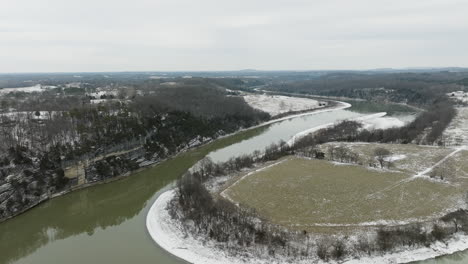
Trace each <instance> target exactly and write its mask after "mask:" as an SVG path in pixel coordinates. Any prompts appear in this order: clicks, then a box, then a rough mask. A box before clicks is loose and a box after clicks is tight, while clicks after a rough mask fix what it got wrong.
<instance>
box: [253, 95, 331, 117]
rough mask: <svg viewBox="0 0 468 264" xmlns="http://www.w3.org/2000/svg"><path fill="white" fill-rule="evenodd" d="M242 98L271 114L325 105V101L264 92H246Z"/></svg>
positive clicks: (254, 106)
mask: <svg viewBox="0 0 468 264" xmlns="http://www.w3.org/2000/svg"><path fill="white" fill-rule="evenodd" d="M244 100H245V101H246V102H247V103H248V104H249V105H250V106H251V107H253V108H256V109H259V110H262V111H264V112H267V113H269V114H270V115H272V116H275V115H279V114H282V113H286V112H291V111H303V110H312V109H316V108H320V107H325V106H326V105H327V103H325V102H320V101H317V100H314V99H310V98H299V97H289V96H281V95H265V94H248V95H245V96H244Z"/></svg>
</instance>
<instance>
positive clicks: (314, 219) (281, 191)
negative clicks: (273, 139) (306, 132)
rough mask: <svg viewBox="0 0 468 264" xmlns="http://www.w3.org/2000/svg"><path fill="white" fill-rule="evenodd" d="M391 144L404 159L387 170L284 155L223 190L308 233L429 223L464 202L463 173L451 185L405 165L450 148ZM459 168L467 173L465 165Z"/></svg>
mask: <svg viewBox="0 0 468 264" xmlns="http://www.w3.org/2000/svg"><path fill="white" fill-rule="evenodd" d="M396 146H399V145H393V146H392V147H394V149H392V152H394V153H397V152H396V151H395V150H398V151H400V152H402V153H403V152H404V154H405V155H407V156H408V158H406V159H403V160H400V161H398V162H395V163H396V164H395V168H392V170H380V169H370V168H367V167H364V166H360V165H345V164H337V163H332V162H329V161H325V160H311V159H306V158H300V157H294V156H289V157H285V158H283V159H282V160H280V161H281V162H280V163H277V164H276V165H274V166H271V167H267V168H265V169H263V170H257V171H255V172H254V173H251V174H249V175H248V176H246V177H243V178H240V179H239V180H237V181H235V182H234V183H233V182H231V183H229V184H228V186H227V187H226V189H225V190H224V191H223V193H222V194H223V195H224V196H225V197H227V198H229V199H231V200H233V201H235V202H237V203H239V204H240V205H241V206H245V207H248V208H254V209H256V210H257V212H258V213H259V215H260V216H262V217H264V218H266V219H268V220H270V221H271V222H272V223H275V224H279V225H282V226H285V227H288V228H291V229H295V230H307V231H310V232H322V231H324V230H327V232H329V231H330V230H331V229H334V230H340V229H350V228H356V227H359V228H362V227H363V226H376V225H379V224H384V223H390V224H404V223H407V222H414V221H428V220H430V219H433V218H434V217H438V216H441V215H443V214H444V213H446V212H447V211H449V210H453V209H455V208H458V207H459V206H460V205H464V197H465V193H466V190H468V188H467V187H468V177H467V179H464V178H459V179H457V182H456V183H452V182H449V181H447V182H441V181H434V180H430V179H426V178H412V175H413V174H414V173H415V171H416V169H415V168H413V169H409V168H411V164H415V163H418V164H419V163H423V164H424V166H429V165H431V164H434V163H435V162H436V161H437V160H438V159H437V158H435V157H438V156H440V155H441V154H446V153H450V150H446V149H440V150H439V149H436V150H437V151H434V150H433V149H430V150H427V152H428V153H424V152H423V154H418V153H419V152H418V151H419V150H420V149H418V148H414V146H410V147H406V146H408V145H403V146H404V148H402V149H397V148H396ZM400 146H401V145H400ZM371 147H372V148H373V147H375V146H369V144H367V148H368V149H367V150H366V149H364V147H361V149H362V153H365V152H366V151H367V152H369V153H370V151H371V150H370V149H371ZM425 151H426V150H425ZM429 154H430V157H427V158H425V159H424V160H422V161H421V160H419V159H420V157H421V156H423V155H427V156H429ZM369 155H370V154H369ZM458 156H460V157H458ZM466 157H468V152H466V151H464V152H461V153H459V155H457V156H455V157H454V160H456V161H457V164H459V165H460V161H459V160H466ZM415 158H417V159H418V160H416V161H415V160H413V159H415ZM400 166H401V167H400ZM464 166H465V167H464V168H465V169H467V171H468V165H464ZM417 168H421V166H420V165H419V166H418V167H417ZM461 203H463V204H461Z"/></svg>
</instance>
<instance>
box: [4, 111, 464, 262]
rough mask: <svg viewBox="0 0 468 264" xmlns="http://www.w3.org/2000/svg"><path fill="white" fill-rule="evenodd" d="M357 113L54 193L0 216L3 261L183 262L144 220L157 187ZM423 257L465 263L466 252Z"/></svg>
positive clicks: (316, 118)
mask: <svg viewBox="0 0 468 264" xmlns="http://www.w3.org/2000/svg"><path fill="white" fill-rule="evenodd" d="M359 115H361V114H359V113H356V112H351V111H346V110H337V111H333V112H326V113H319V114H314V115H309V116H305V117H296V118H292V119H289V120H286V121H282V122H279V123H275V124H272V125H269V126H265V127H260V128H255V129H251V130H248V131H244V132H240V133H238V134H236V135H233V136H230V137H226V138H222V139H219V140H216V141H214V142H212V143H210V144H207V145H205V146H202V147H199V148H197V149H194V150H191V151H188V152H185V153H182V154H180V155H178V156H177V157H175V158H172V159H170V160H167V161H165V162H162V163H160V164H159V165H156V166H154V167H151V168H148V169H145V170H143V171H141V172H138V173H135V174H133V175H131V176H129V177H126V178H124V179H122V180H119V181H115V182H111V183H108V184H101V185H96V186H93V187H90V188H87V189H83V190H80V191H76V192H72V193H70V194H67V195H64V196H62V197H58V198H56V199H52V200H50V201H48V202H45V203H43V204H41V205H39V206H37V207H35V208H33V209H31V210H29V211H27V212H26V213H24V214H22V215H20V216H17V217H15V218H13V219H11V220H8V221H6V222H3V223H0V264H7V263H18V264H20V263H22V264H26V263H31V264H53V263H67V264H75V263H76V264H78V263H80V264H81V263H96V264H103V263H112V264H120V263H122V264H123V263H142V264H146V263H158V264H176V263H186V262H184V261H182V260H179V259H177V258H176V257H174V256H171V255H170V254H168V253H167V252H165V251H164V250H162V249H161V248H159V247H158V246H157V245H156V244H155V243H154V242H153V240H152V239H151V238H150V236H149V234H148V233H147V230H146V225H145V223H146V214H147V212H148V210H149V208H150V207H151V205H152V204H153V202H154V201H155V200H156V198H157V197H158V195H159V194H160V193H161V192H162V191H164V190H166V189H169V188H171V186H172V185H173V183H174V180H176V179H177V178H178V177H179V176H180V175H182V174H183V173H184V172H185V171H186V170H187V169H189V168H190V167H191V166H192V165H193V164H194V163H195V162H197V161H198V160H200V159H202V158H203V157H205V156H206V155H209V156H210V157H211V158H212V159H213V160H215V161H222V160H226V159H228V158H229V157H232V156H236V155H240V154H244V153H251V152H253V151H254V150H257V149H263V148H264V147H265V146H267V145H269V144H271V143H272V142H277V141H279V140H281V139H282V140H288V139H290V138H291V137H292V136H293V135H294V134H296V133H298V132H300V131H303V130H305V129H308V128H311V127H314V126H318V125H321V124H326V123H330V122H334V121H337V120H340V119H345V118H352V117H357V116H359ZM424 263H439V264H440V263H444V264H445V263H447V264H448V263H468V253H467V252H462V253H459V254H454V255H452V256H447V257H443V258H440V259H437V260H431V261H427V262H424Z"/></svg>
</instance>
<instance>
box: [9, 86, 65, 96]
mask: <svg viewBox="0 0 468 264" xmlns="http://www.w3.org/2000/svg"><path fill="white" fill-rule="evenodd" d="M51 88H56V86H43V85H40V84H37V85H34V86H29V87H18V88H0V96H1V95H5V94H8V93H12V92H14V93H16V92H23V93H33V92H43V91H45V90H47V89H51Z"/></svg>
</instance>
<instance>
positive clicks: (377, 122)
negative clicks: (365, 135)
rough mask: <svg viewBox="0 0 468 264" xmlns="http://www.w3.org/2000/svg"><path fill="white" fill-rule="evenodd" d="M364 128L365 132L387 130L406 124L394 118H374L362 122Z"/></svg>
mask: <svg viewBox="0 0 468 264" xmlns="http://www.w3.org/2000/svg"><path fill="white" fill-rule="evenodd" d="M363 124H364V128H365V129H367V130H372V129H387V128H392V127H402V126H404V125H405V124H406V123H405V122H404V121H402V120H400V119H398V118H396V117H387V116H385V117H376V118H371V119H368V120H365V121H364V122H363Z"/></svg>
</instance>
